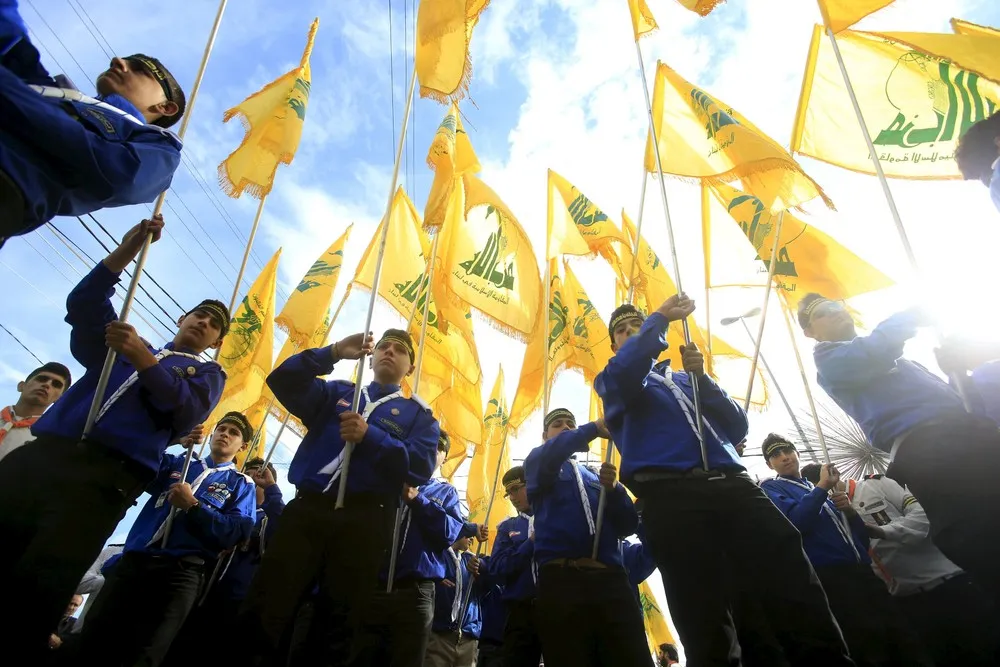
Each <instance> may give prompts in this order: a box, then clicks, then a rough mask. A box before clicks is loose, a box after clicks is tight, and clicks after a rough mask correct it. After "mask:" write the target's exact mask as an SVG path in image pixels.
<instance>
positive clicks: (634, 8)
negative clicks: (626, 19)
mask: <svg viewBox="0 0 1000 667" xmlns="http://www.w3.org/2000/svg"><path fill="white" fill-rule="evenodd" d="M628 11H629V13H630V14H632V32H633V34H635V38H636V39H637V40H638V39H639V38H640V37H642V36H643V35H647V34H649V33H651V32H652V31H654V30H656V29H657V28H658V27H659V26H657V25H656V19H655V18H653V12H651V11H649V5H647V4H646V0H628Z"/></svg>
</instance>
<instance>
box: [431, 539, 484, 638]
mask: <svg viewBox="0 0 1000 667" xmlns="http://www.w3.org/2000/svg"><path fill="white" fill-rule="evenodd" d="M456 557H458V561H459V563H458V565H459V567H460V569H461V577H462V589H461V593H459V589H458V587H457V586H445V585H444V584H442V583H441V582H440V581H439V582H437V583H436V584H435V585H434V623H433V625H432V626H431V629H432V630H433V631H434V632H449V631H454V630H457V629H458V621H457V619H458V614H459V613H461V606H462V600H463V599H464V597H465V595H466V591H468V590H469V587H470V586H471V587H472V595H470V596H469V606H468V607H467V608H466V610H465V616H464V617H463V619H462V620H463V622H462V635H463V636H464V637H471V638H472V639H479V635H480V634H481V632H482V629H483V619H482V616H481V615H480V612H479V595H480V588H481V587H480V585H479V582H478V581H477V580H476V579H474V578H473V576H472V573H471V572H469V561H470V560H472V554H470V553H469V552H468V551H464V552H462V554H461V555H460V557H459V556H458V555H457V554H455V552H454V551H453V550H452V549H451V548H448V549H446V550H445V553H444V568H445V573H444V576H445V579H448V580H450V581H451V582H452V583H455V582H457V581H458V579H457V577H458V574H456V571H455V566H456V562H455V560H456ZM460 596H461V597H460ZM453 616H454V617H455V619H456V620H452V617H453Z"/></svg>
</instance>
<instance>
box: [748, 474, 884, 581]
mask: <svg viewBox="0 0 1000 667" xmlns="http://www.w3.org/2000/svg"><path fill="white" fill-rule="evenodd" d="M760 488H762V489H763V490H764V492H765V493H766V494H767V495H768V497H769V498H770V499H771V502H773V503H774V504H775V505H777V506H778V509H780V510H781V511H782V513H783V514H784V515H785V516H787V517H788V520H789V521H791V522H792V525H794V526H795V527H796V528H798V530H799V532H800V533H801V534H802V547H803V548H804V549H805V552H806V555H807V556H809V562H811V563H812V565H813V567H823V566H826V565H845V564H851V563H862V564H864V565H868V564H870V563H871V558H870V557H869V556H868V534H867V532H866V531H865V523H864V521H863V520H862V519H861V517H859V516H857V515H855V516H854V517H852V518H850V519H847V520H846V522H845V519H846V517H845V516H844V515H843V514H842V513H841V512H840V510H838V509H837V508H836V507H835V506H834V504H833V501H832V500H830V497H829V495H828V494H827V492H826V491H825V490H823V489H821V488H819V487H818V486H815V487H814V486H813V485H812V483H810V482H809V480H807V479H797V478H791V477H778V478H776V479H768V480H765V481H763V482H761V485H760ZM831 510H832V512H831ZM845 523H846V525H845ZM848 529H849V530H848ZM845 531H847V532H849V536H850V540H848V535H847V532H845Z"/></svg>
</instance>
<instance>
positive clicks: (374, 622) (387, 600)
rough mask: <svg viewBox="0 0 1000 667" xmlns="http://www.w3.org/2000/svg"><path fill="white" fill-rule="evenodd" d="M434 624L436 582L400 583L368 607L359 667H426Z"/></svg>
mask: <svg viewBox="0 0 1000 667" xmlns="http://www.w3.org/2000/svg"><path fill="white" fill-rule="evenodd" d="M433 622H434V582H433V581H419V582H403V583H398V584H397V585H396V586H395V587H393V590H392V592H391V593H386V592H385V591H384V590H382V591H379V592H378V593H376V594H375V595H374V597H373V598H372V601H371V604H369V605H368V613H367V614H366V615H365V618H364V621H363V623H362V630H361V633H360V637H359V641H358V642H357V644H358V645H359V648H360V651H359V654H358V656H357V658H356V659H355V661H354V664H355V665H358V666H359V667H422V665H423V664H424V654H425V653H426V652H427V641H428V640H429V639H430V634H431V624H432V623H433Z"/></svg>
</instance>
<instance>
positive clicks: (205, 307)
mask: <svg viewBox="0 0 1000 667" xmlns="http://www.w3.org/2000/svg"><path fill="white" fill-rule="evenodd" d="M198 310H200V311H202V312H204V313H208V314H209V315H211V316H212V317H213V318H214V319H215V323H216V324H217V325H219V329H220V330H221V331H222V333H221V334H220V337H222V336H225V335H226V334H227V333H229V320H230V319H231V318H230V315H229V309H228V308H226V304H224V303H222V302H221V301H218V300H216V299H205V300H204V301H202V302H201V303H199V304H198V305H197V306H195V307H194V308H192V309H191V310H189V311H188V312H186V313H184V316H185V317H187V316H188V315H190V314H191V313H193V312H195V311H198Z"/></svg>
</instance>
